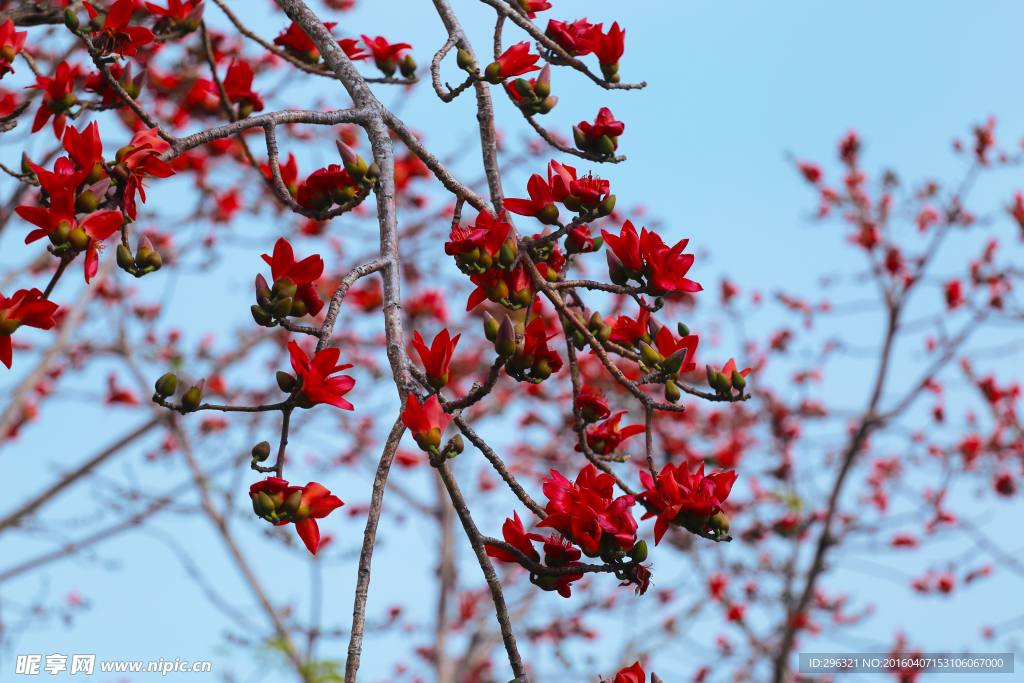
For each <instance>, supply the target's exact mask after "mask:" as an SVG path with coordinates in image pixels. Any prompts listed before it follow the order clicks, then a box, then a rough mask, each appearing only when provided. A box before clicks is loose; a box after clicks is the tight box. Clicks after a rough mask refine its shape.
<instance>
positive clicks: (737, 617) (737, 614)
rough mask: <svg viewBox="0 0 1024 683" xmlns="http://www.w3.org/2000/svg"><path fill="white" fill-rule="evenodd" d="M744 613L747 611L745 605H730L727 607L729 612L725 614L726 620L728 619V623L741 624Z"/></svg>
mask: <svg viewBox="0 0 1024 683" xmlns="http://www.w3.org/2000/svg"><path fill="white" fill-rule="evenodd" d="M746 611H747V606H746V605H740V604H736V605H730V606H729V611H728V613H727V614H726V619H728V620H729V621H735V622H742V621H743V615H744V613H745V612H746Z"/></svg>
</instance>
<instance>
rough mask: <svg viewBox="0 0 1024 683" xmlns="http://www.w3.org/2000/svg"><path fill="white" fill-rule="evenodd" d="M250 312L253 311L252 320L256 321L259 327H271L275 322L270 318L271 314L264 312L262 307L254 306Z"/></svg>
mask: <svg viewBox="0 0 1024 683" xmlns="http://www.w3.org/2000/svg"><path fill="white" fill-rule="evenodd" d="M249 310H250V311H252V319H253V320H255V321H256V324H257V325H262V326H263V327H270V325H271V323H273V322H274V320H273V318H271V317H270V314H269V313H267V312H266V311H265V310H263V309H262V308H261V307H260V306H256V305H255V304H254V305H253V306H250V307H249Z"/></svg>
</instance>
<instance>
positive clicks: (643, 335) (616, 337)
mask: <svg viewBox="0 0 1024 683" xmlns="http://www.w3.org/2000/svg"><path fill="white" fill-rule="evenodd" d="M650 318H651V313H650V311H648V310H647V309H646V308H641V309H640V312H639V313H638V314H637V316H636V320H634V319H633V318H630V317H629V316H628V315H620V316H618V317H617V318H613V317H611V316H608V318H606V319H605V325H607V326H609V327H611V328H612V334H611V337H609V339H610V340H611V341H614V342H626V343H627V344H629V345H630V346H635V347H639V346H640V342H644V343H645V344H649V343H650V342H651V335H650V334H649V331H648V329H647V324H648V322H649V321H650Z"/></svg>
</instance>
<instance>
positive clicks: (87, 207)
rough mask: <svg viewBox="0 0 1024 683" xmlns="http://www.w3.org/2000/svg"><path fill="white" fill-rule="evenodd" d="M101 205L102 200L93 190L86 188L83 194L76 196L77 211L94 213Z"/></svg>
mask: <svg viewBox="0 0 1024 683" xmlns="http://www.w3.org/2000/svg"><path fill="white" fill-rule="evenodd" d="M99 205H100V200H99V199H97V198H96V196H95V195H94V194H93V193H92V190H86V191H85V192H83V193H82V194H80V195H78V196H77V197H75V212H76V213H92V212H93V211H95V210H96V208H97V207H98V206H99Z"/></svg>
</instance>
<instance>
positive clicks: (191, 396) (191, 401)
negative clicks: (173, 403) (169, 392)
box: [181, 382, 205, 412]
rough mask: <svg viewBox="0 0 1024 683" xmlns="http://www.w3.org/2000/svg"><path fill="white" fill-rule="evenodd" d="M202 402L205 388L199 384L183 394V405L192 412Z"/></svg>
mask: <svg viewBox="0 0 1024 683" xmlns="http://www.w3.org/2000/svg"><path fill="white" fill-rule="evenodd" d="M204 384H205V382H204ZM202 402H203V390H202V388H201V387H199V386H198V385H197V386H194V387H192V388H191V389H189V390H188V391H186V392H185V393H184V394H182V396H181V407H182V408H184V409H185V410H186V411H188V412H192V411H193V410H195V409H196V408H198V407H199V405H200V404H201V403H202Z"/></svg>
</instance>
